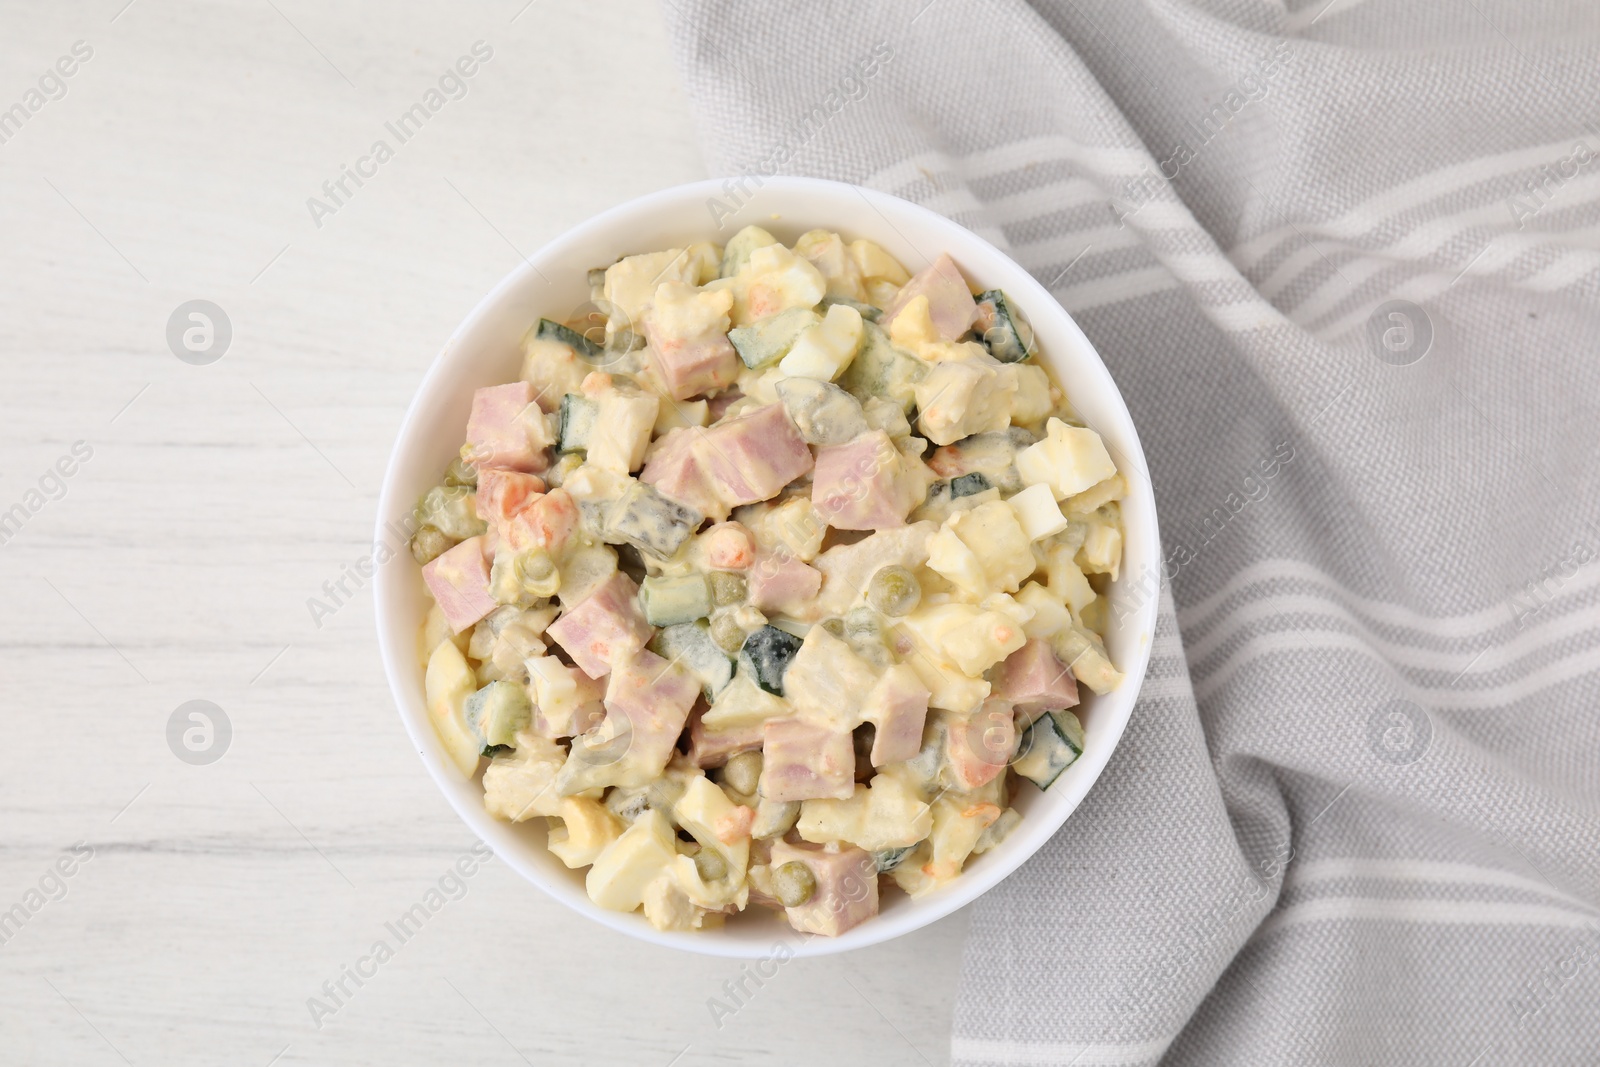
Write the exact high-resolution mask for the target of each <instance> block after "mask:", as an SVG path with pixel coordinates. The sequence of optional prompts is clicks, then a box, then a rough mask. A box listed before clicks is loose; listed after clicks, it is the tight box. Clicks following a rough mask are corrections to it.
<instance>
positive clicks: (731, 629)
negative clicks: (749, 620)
mask: <svg viewBox="0 0 1600 1067" xmlns="http://www.w3.org/2000/svg"><path fill="white" fill-rule="evenodd" d="M745 637H746V634H745V632H744V627H743V626H740V625H739V622H738V620H737V619H735V618H734V617H733V613H732V612H731V611H725V612H723V613H722V614H720V615H718V616H717V617H716V618H714V619H712V620H711V640H712V642H713V643H715V644H716V646H717V647H718V648H720V649H722V651H724V652H726V653H727V654H728V655H730V656H737V655H738V654H739V650H740V649H741V648H743V647H744V640H745Z"/></svg>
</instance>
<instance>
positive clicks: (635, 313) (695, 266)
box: [569, 248, 700, 391]
mask: <svg viewBox="0 0 1600 1067" xmlns="http://www.w3.org/2000/svg"><path fill="white" fill-rule="evenodd" d="M699 280H700V263H699V262H698V260H697V259H696V257H694V256H691V255H689V253H688V250H687V249H683V248H668V249H664V250H662V251H660V252H648V253H645V254H644V255H639V256H628V257H626V258H625V259H623V260H621V261H619V262H617V263H613V264H612V265H611V266H609V267H607V268H606V285H605V296H606V301H607V302H608V303H610V304H611V306H612V307H613V308H614V309H615V310H616V311H617V312H620V313H621V314H620V316H619V315H615V314H614V315H613V316H612V320H611V322H610V324H609V326H608V328H607V339H609V338H610V336H611V334H612V331H613V330H614V329H615V328H617V327H618V326H622V327H630V326H631V327H633V328H637V323H638V322H639V317H640V315H641V314H642V313H643V312H644V309H645V308H646V307H648V306H649V305H650V303H651V301H653V300H654V299H655V296H656V292H657V291H658V289H659V288H660V286H661V285H662V284H663V283H665V282H676V283H678V284H680V285H685V286H693V285H696V284H698V283H699ZM619 320H620V321H619ZM569 391H570V390H569Z"/></svg>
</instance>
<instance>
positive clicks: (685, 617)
mask: <svg viewBox="0 0 1600 1067" xmlns="http://www.w3.org/2000/svg"><path fill="white" fill-rule="evenodd" d="M639 606H640V608H642V609H643V611H644V617H645V621H646V622H648V623H649V624H650V625H651V626H672V625H674V624H676V623H680V622H693V621H694V620H696V619H703V618H705V617H706V616H707V615H709V614H711V590H710V585H709V583H708V582H707V581H706V577H705V575H703V574H685V575H683V576H682V577H678V578H668V577H664V576H663V577H652V578H646V579H645V580H644V583H643V585H642V587H641V588H640V590H639Z"/></svg>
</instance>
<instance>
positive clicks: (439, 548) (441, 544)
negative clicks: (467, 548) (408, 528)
mask: <svg viewBox="0 0 1600 1067" xmlns="http://www.w3.org/2000/svg"><path fill="white" fill-rule="evenodd" d="M452 544H454V542H453V541H451V540H450V538H448V537H446V536H445V535H444V533H443V531H441V530H440V529H439V527H437V526H423V527H422V528H421V529H419V530H418V531H417V532H416V533H414V534H412V535H411V556H412V558H413V559H415V560H416V561H417V562H418V563H431V562H432V561H433V560H435V559H437V558H438V557H439V556H440V555H441V554H442V553H444V552H445V551H446V550H447V549H449V548H450V546H451V545H452Z"/></svg>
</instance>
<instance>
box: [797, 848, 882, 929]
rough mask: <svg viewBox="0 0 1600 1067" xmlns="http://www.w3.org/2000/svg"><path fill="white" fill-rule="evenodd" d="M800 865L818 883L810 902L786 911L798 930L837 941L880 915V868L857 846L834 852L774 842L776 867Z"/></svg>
mask: <svg viewBox="0 0 1600 1067" xmlns="http://www.w3.org/2000/svg"><path fill="white" fill-rule="evenodd" d="M796 861H798V862H800V863H804V864H805V865H806V866H807V867H810V868H811V873H812V874H813V875H814V876H815V877H816V879H817V889H816V892H815V893H813V894H812V896H811V899H810V900H808V901H806V902H805V903H804V904H802V905H800V906H799V907H797V908H786V909H784V910H785V913H786V914H787V916H788V919H789V925H790V926H792V927H794V928H795V929H796V930H798V931H800V932H801V933H806V934H822V935H824V936H826V937H837V936H839V935H840V934H842V933H844V932H845V931H846V930H849V929H850V928H852V927H855V926H859V925H860V924H861V923H863V922H865V921H866V920H868V919H870V918H872V917H873V916H874V915H876V914H878V865H877V863H876V862H875V861H874V860H873V858H872V854H871V853H870V852H867V851H866V850H865V849H859V848H856V847H855V846H854V845H847V846H846V847H844V848H842V849H840V850H839V851H838V852H830V851H828V850H827V849H825V848H823V847H822V846H820V845H791V844H789V843H788V842H787V841H775V842H773V844H772V866H774V867H780V866H782V865H783V864H785V863H794V862H796Z"/></svg>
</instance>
